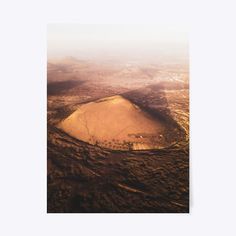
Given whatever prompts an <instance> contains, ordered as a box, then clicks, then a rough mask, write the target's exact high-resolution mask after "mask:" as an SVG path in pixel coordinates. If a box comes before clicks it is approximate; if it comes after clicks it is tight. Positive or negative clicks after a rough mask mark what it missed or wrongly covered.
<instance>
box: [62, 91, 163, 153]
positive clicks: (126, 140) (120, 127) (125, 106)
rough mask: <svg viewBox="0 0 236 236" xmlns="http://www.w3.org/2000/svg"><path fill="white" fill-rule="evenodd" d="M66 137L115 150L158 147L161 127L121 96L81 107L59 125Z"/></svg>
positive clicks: (161, 143)
mask: <svg viewBox="0 0 236 236" xmlns="http://www.w3.org/2000/svg"><path fill="white" fill-rule="evenodd" d="M59 128H61V129H63V130H64V131H65V132H66V133H68V134H69V135H70V136H72V137H75V138H77V139H80V140H83V141H85V142H88V143H90V144H93V145H99V146H101V147H106V148H110V149H115V150H141V149H154V148H160V147H162V146H163V143H164V137H163V133H164V126H163V124H162V123H161V122H160V121H158V120H156V119H154V118H153V117H151V116H150V115H149V114H147V113H146V112H144V111H142V110H141V109H140V108H139V107H138V106H136V105H135V104H133V103H131V102H130V101H129V100H127V99H125V98H123V97H122V96H113V97H108V98H105V99H100V100H97V101H95V102H90V103H87V104H84V105H81V106H80V107H79V108H78V109H77V110H76V111H75V112H74V113H72V114H71V115H70V116H69V117H67V118H66V119H65V120H63V121H62V122H61V123H60V124H59Z"/></svg>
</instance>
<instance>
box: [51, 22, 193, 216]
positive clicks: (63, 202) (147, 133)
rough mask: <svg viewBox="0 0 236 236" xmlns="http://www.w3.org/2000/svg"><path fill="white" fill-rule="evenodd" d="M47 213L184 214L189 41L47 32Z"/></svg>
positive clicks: (154, 34) (145, 34)
mask: <svg viewBox="0 0 236 236" xmlns="http://www.w3.org/2000/svg"><path fill="white" fill-rule="evenodd" d="M47 41H48V42H47V43H48V48H47V212H48V213H188V212H189V59H188V38H187V33H186V32H183V31H182V30H181V29H178V28H177V29H176V28H175V27H172V26H169V27H168V26H166V27H159V26H156V25H82V24H75V23H73V24H72V23H71V24H69V23H67V24H62V23H60V24H49V25H48V38H47Z"/></svg>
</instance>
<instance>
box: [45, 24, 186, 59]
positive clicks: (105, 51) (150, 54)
mask: <svg viewBox="0 0 236 236" xmlns="http://www.w3.org/2000/svg"><path fill="white" fill-rule="evenodd" d="M187 54H188V38H187V30H186V29H185V28H184V27H180V26H178V27H175V26H172V27H169V26H160V25H159V26H158V25H81V24H74V23H71V24H49V25H48V58H49V59H50V58H54V57H64V56H74V57H77V58H81V59H105V60H106V59H124V58H126V59H130V60H136V59H137V60H141V59H142V60H152V61H153V60H155V59H159V60H160V59H162V58H165V59H166V58H172V59H173V58H174V59H186V58H187Z"/></svg>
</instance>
